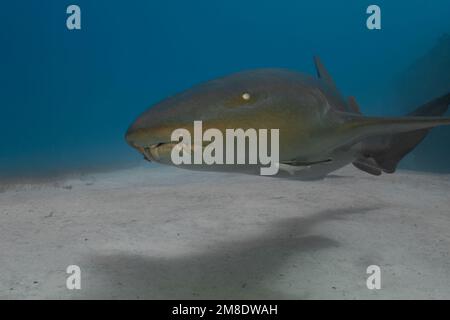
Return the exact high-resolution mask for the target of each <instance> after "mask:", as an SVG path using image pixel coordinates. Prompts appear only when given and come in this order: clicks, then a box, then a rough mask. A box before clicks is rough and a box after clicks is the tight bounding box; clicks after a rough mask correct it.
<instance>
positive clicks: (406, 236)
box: [0, 165, 450, 299]
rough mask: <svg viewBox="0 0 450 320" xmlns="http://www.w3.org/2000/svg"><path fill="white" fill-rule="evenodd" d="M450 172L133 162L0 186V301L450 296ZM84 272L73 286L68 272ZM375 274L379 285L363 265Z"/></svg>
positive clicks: (408, 297)
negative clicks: (221, 169)
mask: <svg viewBox="0 0 450 320" xmlns="http://www.w3.org/2000/svg"><path fill="white" fill-rule="evenodd" d="M449 195H450V176H449V175H436V174H426V173H416V172H407V171H399V172H397V173H396V174H394V175H383V176H381V177H373V176H370V175H367V174H365V173H363V172H360V171H358V170H357V169H355V168H353V167H347V168H344V169H343V170H340V171H338V172H336V173H335V174H334V175H332V176H330V177H329V178H327V179H325V180H322V181H315V182H301V181H293V180H281V179H274V178H267V177H260V176H247V175H239V174H223V173H205V172H193V171H187V170H181V169H176V168H171V167H164V166H149V165H148V166H141V167H136V168H133V169H126V170H119V171H114V172H110V173H96V174H87V175H83V176H81V177H74V178H70V179H65V180H57V181H52V182H48V183H40V184H39V183H38V184H32V185H13V186H10V187H8V188H3V190H2V191H1V192H0V298H3V299H5V298H6V299H17V298H19V299H37V298H45V299H47V298H54V299H103V298H113V299H114V298H125V299H145V298H147V299H163V298H164V299H165V298H167V299H178V298H180V299H203V298H206V299H213V298H218V299H232V298H233V299H241V298H242V299H316V298H318V299H320V298H327V299H341V298H343V299H371V298H374V299H391V298H394V299H397V298H407V299H410V298H447V299H449V298H450V255H449V252H450V197H449ZM71 264H76V265H78V266H80V268H81V286H82V288H81V290H73V291H70V290H68V289H67V288H66V277H67V276H68V274H66V272H65V271H66V267H67V266H68V265H71ZM372 264H375V265H378V266H380V268H381V286H382V287H381V289H380V290H369V289H367V287H366V278H367V276H368V275H367V274H366V268H367V266H369V265H372Z"/></svg>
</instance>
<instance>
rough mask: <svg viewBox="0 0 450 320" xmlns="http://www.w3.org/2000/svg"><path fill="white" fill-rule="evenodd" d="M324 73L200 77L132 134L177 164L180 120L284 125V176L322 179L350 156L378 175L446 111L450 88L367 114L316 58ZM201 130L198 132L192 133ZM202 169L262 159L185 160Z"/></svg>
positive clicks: (252, 169)
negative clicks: (393, 111) (402, 108)
mask: <svg viewBox="0 0 450 320" xmlns="http://www.w3.org/2000/svg"><path fill="white" fill-rule="evenodd" d="M315 65H316V69H317V77H313V76H309V75H306V74H302V73H298V72H294V71H290V70H286V69H257V70H250V71H244V72H240V73H236V74H232V75H229V76H226V77H223V78H218V79H215V80H211V81H208V82H206V83H203V84H200V85H197V86H195V87H193V88H191V89H189V90H186V91H184V92H182V93H179V94H177V95H174V96H172V97H169V98H167V99H165V100H163V101H161V102H159V103H157V104H156V105H154V106H152V107H151V108H149V109H148V110H147V111H145V112H144V113H143V114H142V115H140V116H139V117H138V118H137V119H136V121H135V122H134V123H133V124H132V125H131V126H130V127H129V129H128V131H127V133H126V140H127V142H128V143H129V144H130V145H131V146H132V147H134V148H135V149H137V150H138V151H139V152H140V153H142V154H143V155H144V157H145V158H146V159H147V160H150V161H155V162H159V163H162V164H168V165H173V163H172V161H171V156H170V155H171V151H172V148H173V147H174V146H175V145H176V142H173V141H171V133H172V132H173V131H174V130H175V129H178V128H185V129H186V130H188V131H190V132H192V131H193V123H194V121H199V120H201V121H202V123H203V127H204V129H205V130H206V129H208V128H216V129H219V130H220V131H221V132H223V133H225V131H226V129H228V128H242V129H244V130H246V129H249V128H254V129H256V130H258V129H269V128H278V129H279V136H280V141H279V169H280V170H279V172H278V174H277V176H278V177H290V178H298V179H306V180H308V179H319V178H323V177H325V176H326V175H327V174H329V173H330V172H333V171H335V170H337V169H339V168H341V167H343V166H346V165H348V164H350V163H353V165H354V166H355V167H356V168H358V169H360V170H363V171H365V172H367V173H369V174H372V175H381V174H382V173H393V172H395V170H396V167H397V164H398V163H399V161H400V160H401V159H402V158H403V157H404V156H405V155H406V154H408V153H409V152H410V151H411V150H413V149H414V147H415V146H417V145H418V144H419V143H420V142H421V141H422V140H423V139H424V138H425V136H426V135H427V134H428V132H429V130H430V129H431V128H433V127H435V126H439V125H448V124H450V119H449V118H445V117H442V115H443V114H444V113H445V112H446V111H447V109H448V106H449V104H450V93H447V94H446V95H443V96H441V97H439V98H437V99H434V100H432V101H430V102H429V103H427V104H425V105H423V106H420V107H419V108H417V109H416V110H415V111H414V112H412V113H411V114H409V115H406V116H405V117H393V118H392V117H391V118H389V117H386V118H383V117H367V116H364V115H362V113H361V110H360V107H359V106H358V104H357V102H356V100H355V98H353V97H350V98H347V99H345V98H344V97H343V96H342V95H341V94H340V93H339V91H338V89H337V88H336V85H335V83H334V81H333V79H332V78H331V76H330V75H329V73H328V71H327V70H326V69H325V67H324V66H323V64H322V62H321V61H320V59H319V58H317V57H316V58H315ZM192 134H193V133H192ZM181 167H184V168H187V169H194V170H210V171H228V172H242V173H250V174H258V172H259V171H258V170H257V167H256V166H254V165H182V166H181Z"/></svg>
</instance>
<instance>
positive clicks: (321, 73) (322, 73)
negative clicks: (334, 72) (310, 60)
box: [314, 56, 336, 88]
mask: <svg viewBox="0 0 450 320" xmlns="http://www.w3.org/2000/svg"><path fill="white" fill-rule="evenodd" d="M314 64H315V65H316V71H317V76H318V77H319V78H320V79H321V80H323V81H324V82H326V83H327V84H328V85H329V86H330V87H333V88H336V85H335V83H334V81H333V78H332V77H331V76H330V74H329V73H328V71H327V69H326V68H325V66H324V65H323V63H322V61H321V60H320V58H319V57H318V56H314Z"/></svg>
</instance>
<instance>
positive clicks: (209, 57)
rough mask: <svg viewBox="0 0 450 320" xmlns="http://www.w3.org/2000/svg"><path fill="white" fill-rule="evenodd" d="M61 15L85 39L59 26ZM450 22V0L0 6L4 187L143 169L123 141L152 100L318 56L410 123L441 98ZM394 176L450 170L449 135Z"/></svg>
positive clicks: (377, 111)
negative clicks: (73, 14)
mask: <svg viewBox="0 0 450 320" xmlns="http://www.w3.org/2000/svg"><path fill="white" fill-rule="evenodd" d="M70 4H76V5H78V6H80V8H81V17H82V18H81V23H82V29H81V30H72V31H71V30H68V29H67V28H66V19H67V16H68V15H67V14H66V8H67V7H68V6H69V5H70ZM371 4H377V5H378V6H380V7H381V15H382V29H381V30H368V29H367V27H366V19H367V17H368V15H367V14H366V9H367V7H368V6H369V5H371ZM449 17H450V1H448V0H433V1H425V0H408V1H407V0H401V1H400V0H397V1H381V0H378V1H375V2H374V1H364V0H351V1H350V0H348V1H345V2H343V1H331V0H327V1H326V0H315V1H299V0H297V1H295V0H291V1H273V0H272V1H267V0H257V1H256V0H251V1H237V0H227V1H199V0H196V1H144V0H133V1H111V0H108V1H107V0H95V1H87V0H72V1H63V0H42V1H31V0H30V1H23V0H18V1H14V2H12V1H11V2H3V3H2V5H1V9H0V23H1V28H0V34H1V50H0V58H1V66H2V67H1V71H0V107H1V113H0V147H1V148H0V177H2V178H5V177H6V178H10V177H37V176H48V175H56V174H61V173H67V172H84V171H88V170H100V169H101V170H103V169H107V168H116V167H122V166H130V165H135V164H138V163H140V162H141V161H143V160H142V159H141V157H140V155H139V154H137V152H135V151H134V150H132V149H131V148H130V147H129V146H128V145H127V144H126V143H125V140H124V134H125V131H126V129H127V127H128V126H129V124H130V123H131V122H132V121H133V119H134V118H135V117H136V116H137V115H139V114H140V113H141V112H143V111H144V110H145V109H146V108H148V107H149V106H150V105H152V104H153V103H155V102H157V101H158V100H160V99H163V98H165V97H166V96H168V95H172V94H174V93H177V92H179V91H182V90H184V89H187V88H189V87H190V86H192V85H194V84H197V83H199V82H202V81H206V80H210V79H212V78H215V77H218V76H223V75H226V74H229V73H232V72H237V71H241V70H244V69H252V68H261V67H284V68H290V69H293V70H297V71H301V72H306V73H310V74H314V73H315V70H314V66H313V62H312V57H313V55H319V56H320V57H321V58H322V60H323V62H324V63H325V65H326V66H327V68H328V70H329V71H330V73H331V74H332V76H333V77H334V80H335V81H336V83H337V85H338V88H339V89H340V91H341V92H342V93H343V94H344V95H345V96H349V95H354V96H355V97H356V98H357V100H358V102H359V104H360V105H361V109H362V111H363V112H364V113H365V114H368V115H402V114H405V113H407V112H409V111H411V110H413V109H414V108H415V107H417V106H419V105H420V104H422V103H425V102H427V101H428V100H431V99H433V98H435V97H437V96H439V95H442V94H445V93H447V92H449V91H450V19H449ZM400 167H401V168H406V169H413V170H425V171H433V172H450V128H449V127H447V128H436V129H433V131H432V133H431V134H430V135H429V136H428V137H427V138H426V140H425V141H424V142H422V143H421V145H420V146H419V147H417V148H416V149H415V150H414V152H413V153H412V154H410V155H409V156H408V157H407V158H405V159H404V160H403V161H402V162H401V166H400Z"/></svg>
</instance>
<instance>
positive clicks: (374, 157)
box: [353, 93, 450, 175]
mask: <svg viewBox="0 0 450 320" xmlns="http://www.w3.org/2000/svg"><path fill="white" fill-rule="evenodd" d="M449 104H450V93H448V94H446V95H444V96H442V97H439V98H437V99H434V100H432V101H430V102H428V103H426V104H424V105H423V106H421V107H419V108H417V109H416V110H414V111H413V112H411V113H409V114H408V119H411V118H416V117H417V118H416V119H417V121H418V122H420V120H421V119H426V118H427V117H432V118H429V120H432V119H434V120H436V121H437V122H436V123H437V124H436V125H439V124H445V123H439V119H441V120H442V121H443V122H445V119H446V118H436V117H439V116H442V115H443V114H444V113H445V112H446V111H447V109H448V107H449ZM405 119H406V118H405ZM432 127H433V126H429V127H422V128H420V126H419V127H416V130H414V131H408V132H400V133H391V134H383V135H380V136H377V137H373V138H369V139H366V140H364V142H363V144H362V148H361V157H360V158H359V159H358V160H356V161H355V162H353V164H354V165H355V167H357V168H358V169H361V170H363V171H366V172H368V173H370V174H374V175H380V174H381V172H382V171H384V172H386V173H393V172H395V170H396V168H397V165H398V163H399V162H400V160H401V159H403V157H405V156H406V155H407V154H408V153H409V152H411V151H412V150H413V149H414V148H415V147H416V146H417V145H418V144H419V143H420V142H422V140H423V139H424V138H425V137H426V136H427V134H428V133H429V132H430V130H431V128H432ZM386 129H387V131H388V132H389V131H390V130H388V128H386Z"/></svg>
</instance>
